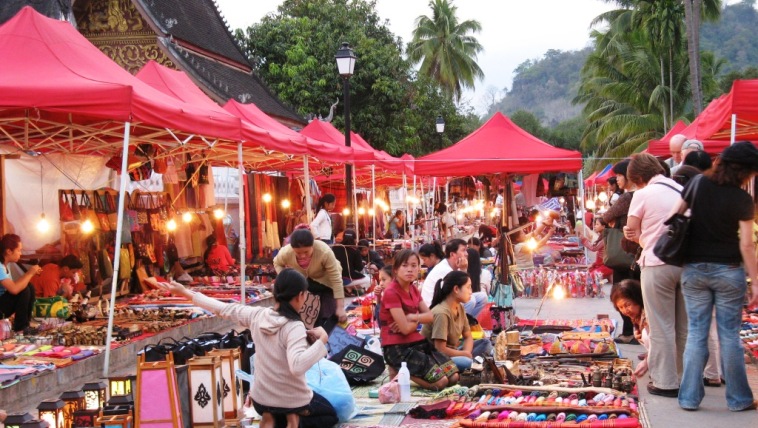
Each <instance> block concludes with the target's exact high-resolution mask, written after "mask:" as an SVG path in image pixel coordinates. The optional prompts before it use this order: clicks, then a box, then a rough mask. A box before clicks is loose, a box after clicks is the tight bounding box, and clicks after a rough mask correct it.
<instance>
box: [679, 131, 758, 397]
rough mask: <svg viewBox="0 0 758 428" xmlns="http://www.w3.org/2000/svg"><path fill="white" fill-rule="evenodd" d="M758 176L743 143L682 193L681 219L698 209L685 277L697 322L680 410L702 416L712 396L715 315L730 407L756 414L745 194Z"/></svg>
mask: <svg viewBox="0 0 758 428" xmlns="http://www.w3.org/2000/svg"><path fill="white" fill-rule="evenodd" d="M756 171H758V149H756V148H755V146H753V144H752V143H749V142H741V143H736V144H734V145H732V146H729V147H727V148H726V150H724V152H723V153H722V155H721V158H720V159H719V160H717V161H716V166H715V167H714V168H713V169H712V170H710V171H708V172H706V173H705V174H704V175H703V176H701V177H697V178H694V179H692V180H691V181H690V182H689V183H688V184H687V187H686V188H685V189H684V191H683V193H682V199H683V201H682V202H680V204H681V205H680V206H679V207H678V208H679V209H678V211H679V212H682V211H683V210H684V209H686V208H687V207H689V208H690V209H691V222H690V227H689V238H688V242H687V245H686V250H685V251H686V253H685V254H686V256H685V265H684V272H683V273H682V292H683V294H684V301H685V304H686V306H687V315H688V316H689V332H688V335H687V346H686V348H685V351H684V373H683V376H682V384H681V389H680V391H679V406H680V407H681V408H683V409H685V410H697V408H698V407H699V406H700V402H701V401H702V400H703V396H704V395H705V390H704V388H703V380H702V374H703V368H704V367H705V364H706V360H707V359H708V353H709V350H708V330H709V328H710V325H711V316H712V312H713V308H714V307H715V308H716V327H717V330H718V337H719V344H720V347H721V365H722V368H723V371H724V379H725V380H726V404H727V407H728V408H729V410H732V411H741V410H751V409H755V408H756V406H755V402H754V399H753V393H752V391H751V389H750V384H749V383H748V380H747V374H746V369H745V360H744V358H745V357H744V354H743V349H742V343H741V341H740V336H739V332H740V323H741V314H742V305H743V303H745V293H746V290H747V285H746V282H745V271H747V274H748V275H749V276H750V278H751V279H752V292H753V293H752V294H753V298H752V300H751V301H750V305H755V304H758V268H756V259H755V245H754V244H753V218H754V214H753V200H752V197H751V196H750V194H748V193H747V192H746V191H744V190H742V189H741V188H740V186H743V185H745V184H746V183H748V182H749V181H750V180H751V179H752V178H753V176H754V175H755V173H756ZM741 263H742V265H741Z"/></svg>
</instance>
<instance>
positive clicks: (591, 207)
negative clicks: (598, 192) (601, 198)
mask: <svg viewBox="0 0 758 428" xmlns="http://www.w3.org/2000/svg"><path fill="white" fill-rule="evenodd" d="M584 206H586V207H587V209H588V210H594V209H595V201H591V200H588V201H587V202H586V203H585V204H584Z"/></svg>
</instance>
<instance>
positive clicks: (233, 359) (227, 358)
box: [207, 348, 242, 425]
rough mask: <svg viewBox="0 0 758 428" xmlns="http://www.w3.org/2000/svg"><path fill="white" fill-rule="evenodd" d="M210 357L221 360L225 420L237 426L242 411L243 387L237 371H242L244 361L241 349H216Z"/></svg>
mask: <svg viewBox="0 0 758 428" xmlns="http://www.w3.org/2000/svg"><path fill="white" fill-rule="evenodd" d="M207 355H209V356H216V357H219V359H220V360H221V377H222V382H221V394H222V395H223V401H224V419H226V423H227V424H229V425H237V424H238V423H237V421H238V416H237V415H238V412H239V410H240V409H242V385H240V382H239V381H238V380H237V370H240V366H241V364H242V360H241V359H240V350H239V348H232V349H214V350H212V351H209V352H208V354H207Z"/></svg>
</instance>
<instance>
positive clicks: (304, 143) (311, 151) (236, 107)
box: [224, 100, 353, 162]
mask: <svg viewBox="0 0 758 428" xmlns="http://www.w3.org/2000/svg"><path fill="white" fill-rule="evenodd" d="M224 109H225V110H226V111H228V112H229V113H231V114H233V115H235V116H237V117H239V118H240V119H242V120H243V122H249V123H252V124H253V125H256V126H258V127H260V128H262V129H265V130H267V131H269V132H271V133H272V134H274V135H276V136H281V137H283V138H286V139H287V141H289V143H290V144H291V147H289V148H286V149H283V150H282V151H284V152H285V153H290V154H296V155H303V154H308V155H311V156H314V157H316V158H318V159H319V160H322V161H326V162H342V161H344V160H345V159H349V158H350V157H352V153H353V151H352V149H349V148H347V147H345V145H344V144H343V145H341V146H339V147H338V146H335V145H332V144H329V143H327V142H324V141H320V140H318V139H315V138H311V137H308V136H305V135H302V134H300V133H299V132H297V131H295V130H294V129H290V128H288V127H287V126H285V125H283V124H282V123H280V122H279V121H278V120H276V119H274V118H272V117H271V116H269V115H268V114H266V113H265V112H264V111H263V110H261V109H260V108H258V106H256V105H255V104H242V103H240V102H237V101H236V100H229V102H227V103H226V104H225V105H224Z"/></svg>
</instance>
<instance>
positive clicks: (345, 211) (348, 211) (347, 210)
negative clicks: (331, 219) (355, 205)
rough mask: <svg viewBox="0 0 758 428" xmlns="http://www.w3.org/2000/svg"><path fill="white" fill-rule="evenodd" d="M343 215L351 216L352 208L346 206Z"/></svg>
mask: <svg viewBox="0 0 758 428" xmlns="http://www.w3.org/2000/svg"><path fill="white" fill-rule="evenodd" d="M342 215H344V216H349V215H350V208H344V209H343V210H342Z"/></svg>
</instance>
